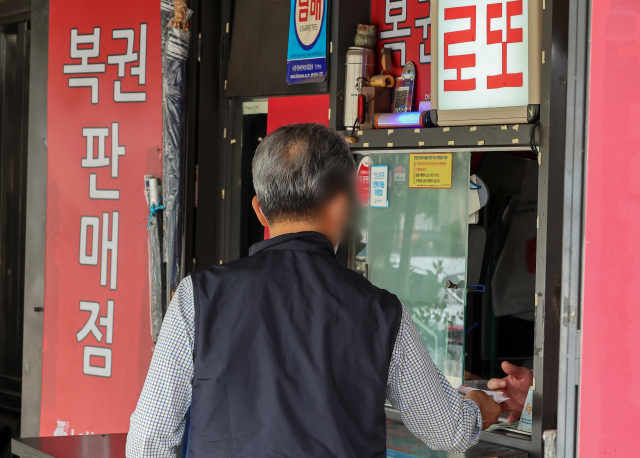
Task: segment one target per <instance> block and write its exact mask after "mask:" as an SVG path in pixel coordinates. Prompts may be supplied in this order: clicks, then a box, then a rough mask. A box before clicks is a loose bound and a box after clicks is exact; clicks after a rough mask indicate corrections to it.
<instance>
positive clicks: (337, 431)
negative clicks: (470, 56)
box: [190, 232, 401, 458]
mask: <svg viewBox="0 0 640 458" xmlns="http://www.w3.org/2000/svg"><path fill="white" fill-rule="evenodd" d="M255 251H257V253H256V252H255ZM192 281H193V287H194V300H195V342H194V379H193V407H192V409H193V410H192V423H191V439H190V444H191V456H192V458H200V457H204V456H207V457H214V456H241V457H258V456H260V457H270V456H273V457H299V456H306V457H316V456H317V457H327V456H340V457H348V456H354V457H355V456H372V457H373V456H384V453H385V448H386V447H385V414H384V400H385V395H386V385H387V378H388V371H389V360H390V358H391V353H392V350H393V346H394V342H395V337H396V335H397V333H398V327H399V324H400V318H401V305H400V303H399V302H398V300H397V298H396V297H395V296H393V295H391V294H390V293H388V292H386V291H383V290H380V289H378V288H375V287H374V286H372V285H371V284H370V283H369V282H368V281H367V280H365V279H364V278H362V277H361V276H359V275H358V274H357V273H355V272H353V271H350V270H348V269H346V268H344V267H342V266H341V265H340V264H339V263H338V262H337V260H336V259H335V255H334V253H333V249H332V247H331V243H330V241H329V240H328V239H327V238H326V237H325V236H323V235H321V234H318V233H308V232H307V233H298V234H287V235H283V236H280V237H277V238H274V239H271V240H268V241H265V242H262V243H260V244H258V246H257V247H256V249H254V253H253V255H252V256H250V257H249V258H246V259H243V260H239V261H235V262H232V263H229V264H226V265H224V266H214V267H211V268H209V269H206V270H203V271H199V272H197V273H195V274H193V275H192Z"/></svg>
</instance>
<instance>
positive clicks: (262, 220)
mask: <svg viewBox="0 0 640 458" xmlns="http://www.w3.org/2000/svg"><path fill="white" fill-rule="evenodd" d="M251 206H252V207H253V211H254V212H256V216H257V217H258V219H259V220H260V224H262V225H263V226H264V227H268V226H269V223H267V219H266V218H265V217H264V215H263V214H262V210H260V203H259V202H258V196H253V200H252V201H251Z"/></svg>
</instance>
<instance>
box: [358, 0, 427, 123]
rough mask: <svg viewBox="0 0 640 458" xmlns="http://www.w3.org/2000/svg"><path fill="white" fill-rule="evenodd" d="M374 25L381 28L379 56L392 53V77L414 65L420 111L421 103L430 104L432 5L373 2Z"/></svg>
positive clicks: (414, 0)
mask: <svg viewBox="0 0 640 458" xmlns="http://www.w3.org/2000/svg"><path fill="white" fill-rule="evenodd" d="M371 23H372V24H373V25H375V26H377V27H378V54H377V55H378V56H380V52H381V49H382V48H383V47H386V48H389V49H391V51H392V59H391V60H392V63H393V71H392V72H391V73H392V74H393V76H400V75H401V74H402V69H403V67H404V66H405V64H406V63H407V62H413V63H414V64H415V66H416V88H415V91H414V94H415V98H414V100H417V101H416V102H414V104H415V106H414V107H413V109H414V110H417V109H418V102H419V101H421V100H425V98H426V99H428V100H431V2H430V1H429V0H371ZM354 34H355V31H354ZM381 71H382V67H381V65H380V63H378V72H381ZM425 96H426V97H425Z"/></svg>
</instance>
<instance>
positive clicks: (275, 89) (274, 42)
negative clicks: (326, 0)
mask: <svg viewBox="0 0 640 458" xmlns="http://www.w3.org/2000/svg"><path fill="white" fill-rule="evenodd" d="M290 9H291V0H268V1H267V0H236V1H235V8H234V15H233V23H232V24H230V27H231V52H230V55H229V72H228V75H227V85H226V96H227V97H235V96H245V97H257V96H275V95H293V94H315V93H319V92H327V91H328V90H329V82H328V76H327V79H326V80H325V81H323V82H320V83H310V84H294V85H288V84H287V43H288V37H289V14H290ZM329 18H330V16H329V15H327V27H329V26H330V24H329ZM329 35H330V34H329V33H327V39H329ZM354 35H355V30H354ZM328 54H329V46H328V45H327V59H328V57H329V56H328Z"/></svg>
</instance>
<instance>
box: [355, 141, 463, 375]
mask: <svg viewBox="0 0 640 458" xmlns="http://www.w3.org/2000/svg"><path fill="white" fill-rule="evenodd" d="M411 153H416V152H405V151H399V152H372V153H371V154H369V157H370V159H371V162H372V164H373V165H388V166H389V173H388V176H389V180H388V200H389V207H388V208H371V207H367V208H365V209H364V210H363V212H362V213H361V215H360V217H359V229H360V230H359V232H360V234H358V235H359V236H360V237H359V238H360V240H356V241H355V244H354V247H355V249H354V254H355V260H354V264H353V265H354V267H355V268H356V269H357V270H359V271H360V272H362V273H363V274H364V275H366V276H367V277H368V278H369V280H370V281H371V282H372V283H373V284H374V285H376V286H378V287H380V288H384V289H387V290H389V291H391V292H392V293H394V294H396V295H397V296H398V297H399V298H400V300H401V301H402V303H403V304H404V305H405V306H406V307H407V309H408V310H409V313H410V314H411V316H412V318H413V320H414V322H415V323H416V326H417V327H418V330H419V331H420V334H421V336H422V339H423V341H424V343H425V345H426V347H427V349H428V350H429V353H430V354H431V357H432V358H433V360H434V362H435V363H436V365H437V366H438V368H439V369H440V370H441V371H442V372H443V374H444V375H445V376H446V377H447V379H449V381H450V382H451V383H452V385H454V386H458V385H459V384H461V383H462V379H463V374H464V328H463V326H464V311H465V300H466V260H467V237H468V212H467V206H468V202H467V201H468V193H469V160H470V153H466V152H456V153H453V159H452V162H453V165H452V169H453V170H452V180H451V188H450V189H434V188H410V187H409V185H410V175H411V173H412V170H411V168H410V155H411ZM421 153H424V151H421ZM403 172H404V174H405V175H404V177H403ZM402 178H404V180H402ZM356 238H358V237H356ZM448 280H449V281H451V282H452V284H454V285H458V288H457V289H455V288H447V287H446V286H445V285H446V283H447V281H448Z"/></svg>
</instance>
